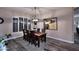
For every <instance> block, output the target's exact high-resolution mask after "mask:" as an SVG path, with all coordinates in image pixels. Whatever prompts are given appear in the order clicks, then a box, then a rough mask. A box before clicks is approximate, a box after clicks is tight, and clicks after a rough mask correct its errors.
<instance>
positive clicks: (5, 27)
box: [0, 8, 28, 34]
mask: <svg viewBox="0 0 79 59" xmlns="http://www.w3.org/2000/svg"><path fill="white" fill-rule="evenodd" d="M13 16H16V17H18V16H22V17H26V18H27V16H28V15H27V14H25V13H22V12H16V11H13V10H5V9H2V8H0V17H2V18H3V19H4V23H3V24H0V33H1V34H5V33H12V32H13V29H12V28H13V27H12V26H13V24H12V17H13Z"/></svg>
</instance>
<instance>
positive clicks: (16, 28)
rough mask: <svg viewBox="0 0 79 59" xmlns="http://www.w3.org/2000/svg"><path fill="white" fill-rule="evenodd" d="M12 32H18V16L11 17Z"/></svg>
mask: <svg viewBox="0 0 79 59" xmlns="http://www.w3.org/2000/svg"><path fill="white" fill-rule="evenodd" d="M13 32H18V18H13Z"/></svg>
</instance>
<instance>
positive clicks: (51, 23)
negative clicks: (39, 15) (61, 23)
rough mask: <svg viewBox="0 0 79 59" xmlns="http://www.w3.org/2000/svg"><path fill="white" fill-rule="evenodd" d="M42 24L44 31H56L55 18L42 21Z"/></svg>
mask: <svg viewBox="0 0 79 59" xmlns="http://www.w3.org/2000/svg"><path fill="white" fill-rule="evenodd" d="M44 24H45V29H48V30H57V29H58V24H57V17H53V18H47V19H44Z"/></svg>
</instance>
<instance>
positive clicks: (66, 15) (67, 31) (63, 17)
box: [46, 8, 74, 43]
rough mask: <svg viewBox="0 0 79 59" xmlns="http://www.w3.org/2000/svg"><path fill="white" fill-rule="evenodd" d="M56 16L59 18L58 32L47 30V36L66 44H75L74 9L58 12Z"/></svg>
mask: <svg viewBox="0 0 79 59" xmlns="http://www.w3.org/2000/svg"><path fill="white" fill-rule="evenodd" d="M55 16H56V17H58V30H47V31H46V32H47V36H48V37H51V38H55V39H58V40H62V41H65V42H69V43H73V42H74V39H73V31H72V28H73V27H72V23H73V9H72V8H66V9H62V10H59V11H56V14H55Z"/></svg>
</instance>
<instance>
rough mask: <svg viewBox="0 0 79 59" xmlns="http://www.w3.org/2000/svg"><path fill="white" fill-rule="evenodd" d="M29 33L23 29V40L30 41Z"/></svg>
mask: <svg viewBox="0 0 79 59" xmlns="http://www.w3.org/2000/svg"><path fill="white" fill-rule="evenodd" d="M28 36H29V31H28V30H26V29H23V39H24V40H27V41H29V37H28Z"/></svg>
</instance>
